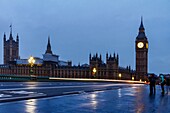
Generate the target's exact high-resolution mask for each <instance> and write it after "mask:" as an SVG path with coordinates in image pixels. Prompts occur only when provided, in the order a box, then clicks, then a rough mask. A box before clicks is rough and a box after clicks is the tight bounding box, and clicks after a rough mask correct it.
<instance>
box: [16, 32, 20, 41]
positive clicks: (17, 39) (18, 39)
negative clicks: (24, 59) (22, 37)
mask: <svg viewBox="0 0 170 113" xmlns="http://www.w3.org/2000/svg"><path fill="white" fill-rule="evenodd" d="M16 41H17V42H19V36H18V33H17V39H16Z"/></svg>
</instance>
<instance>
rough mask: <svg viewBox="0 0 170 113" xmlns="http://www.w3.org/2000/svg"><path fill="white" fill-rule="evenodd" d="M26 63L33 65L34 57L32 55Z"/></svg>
mask: <svg viewBox="0 0 170 113" xmlns="http://www.w3.org/2000/svg"><path fill="white" fill-rule="evenodd" d="M28 63H29V64H30V65H31V67H32V66H33V65H34V63H35V59H34V57H32V56H31V57H30V58H29V59H28Z"/></svg>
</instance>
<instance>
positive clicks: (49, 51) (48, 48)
mask: <svg viewBox="0 0 170 113" xmlns="http://www.w3.org/2000/svg"><path fill="white" fill-rule="evenodd" d="M47 53H50V54H53V53H52V51H51V44H50V36H49V37H48V44H47V50H46V52H45V54H47Z"/></svg>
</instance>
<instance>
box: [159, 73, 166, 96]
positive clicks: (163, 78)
mask: <svg viewBox="0 0 170 113" xmlns="http://www.w3.org/2000/svg"><path fill="white" fill-rule="evenodd" d="M159 76H160V84H161V89H162V94H165V90H164V85H165V84H166V81H165V77H164V75H163V74H160V75H159Z"/></svg>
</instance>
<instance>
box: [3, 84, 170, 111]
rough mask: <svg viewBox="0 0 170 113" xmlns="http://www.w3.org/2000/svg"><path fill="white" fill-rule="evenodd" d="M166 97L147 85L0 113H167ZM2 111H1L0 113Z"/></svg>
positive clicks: (14, 105)
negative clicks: (150, 89)
mask: <svg viewBox="0 0 170 113" xmlns="http://www.w3.org/2000/svg"><path fill="white" fill-rule="evenodd" d="M169 104H170V97H169V95H161V91H160V87H159V86H157V92H156V95H152V96H149V87H148V86H144V85H141V86H133V87H129V88H122V89H115V90H107V91H98V92H92V93H82V94H78V95H68V96H60V97H53V98H46V99H31V100H26V101H20V102H11V103H4V104H0V113H9V112H16V113H25V112H26V113H170V107H169ZM2 111H3V112H2Z"/></svg>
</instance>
